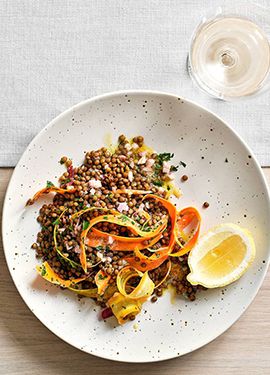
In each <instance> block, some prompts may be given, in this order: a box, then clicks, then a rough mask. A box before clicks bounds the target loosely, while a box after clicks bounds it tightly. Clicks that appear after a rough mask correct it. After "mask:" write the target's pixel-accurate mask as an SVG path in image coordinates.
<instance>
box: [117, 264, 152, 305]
mask: <svg viewBox="0 0 270 375" xmlns="http://www.w3.org/2000/svg"><path fill="white" fill-rule="evenodd" d="M137 276H139V277H140V278H141V280H140V282H139V284H138V285H137V286H136V288H135V289H134V290H133V291H132V292H131V293H127V292H126V289H127V283H128V281H129V280H130V279H132V278H133V277H137ZM116 284H117V288H118V290H119V292H120V293H121V294H122V295H123V296H125V297H127V298H132V299H140V300H141V301H142V299H147V298H148V297H149V296H151V294H152V293H153V291H154V288H155V284H154V283H153V281H152V280H151V279H150V277H149V275H148V272H144V273H142V272H140V271H138V270H136V269H135V268H133V267H130V266H126V267H124V268H122V269H121V271H120V272H119V273H118V275H117V278H116Z"/></svg>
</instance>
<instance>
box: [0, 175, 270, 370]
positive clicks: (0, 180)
mask: <svg viewBox="0 0 270 375" xmlns="http://www.w3.org/2000/svg"><path fill="white" fill-rule="evenodd" d="M263 172H264V173H265V175H266V177H267V180H268V183H269V185H270V168H264V169H263ZM11 174H12V169H9V168H6V169H4V168H2V169H0V206H1V211H2V205H3V200H4V195H5V191H6V187H7V184H8V181H9V178H10V176H11ZM1 216H2V214H1ZM0 267H1V268H0V276H1V277H0V306H1V307H0V374H1V375H9V374H12V375H15V374H20V375H30V374H33V375H36V374H37V375H43V374H44V375H50V374H53V375H68V374H74V375H77V374H80V375H86V374H91V375H106V374H110V375H121V374H125V375H126V374H128V375H133V374H137V375H139V374H146V373H147V375H154V374H155V375H163V374H166V375H176V374H177V375H181V374H185V375H191V374H194V375H195V374H196V375H204V374H206V375H217V374H218V375H228V374H233V375H240V374H245V375H249V374H256V375H257V374H270V293H269V292H270V273H269V272H268V274H267V276H266V279H265V281H264V283H263V285H262V287H261V289H260V291H259V293H258V295H257V297H256V298H255V300H254V301H253V303H252V304H251V306H250V307H249V308H248V309H247V311H246V312H245V313H244V314H243V315H242V317H241V318H240V319H239V320H238V321H237V322H236V323H235V324H234V325H233V326H232V327H231V328H230V329H229V330H228V331H227V332H225V333H224V334H223V335H222V336H220V337H219V338H217V339H216V340H215V341H213V342H212V343H210V344H208V345H206V346H205V347H203V348H201V349H199V350H197V351H195V352H193V353H190V354H187V355H185V356H183V357H181V358H176V359H173V360H169V361H164V362H159V363H150V364H126V363H119V362H111V361H108V360H103V359H100V358H96V357H93V356H91V355H88V354H86V353H83V352H81V351H79V350H78V349H75V348H73V347H71V346H69V345H68V344H66V343H64V342H63V341H61V340H60V339H59V338H58V337H56V336H55V335H54V334H53V333H51V332H50V331H49V330H48V329H47V328H46V327H44V326H43V325H42V324H41V323H40V322H39V321H38V320H37V318H36V317H35V316H34V315H33V314H32V313H31V312H30V310H29V309H28V307H27V306H26V305H25V304H24V302H23V301H22V299H21V297H20V295H19V293H18V292H17V290H16V289H15V286H14V285H13V282H12V280H11V277H10V275H9V272H8V269H7V266H6V262H5V259H4V254H3V249H2V244H0Z"/></svg>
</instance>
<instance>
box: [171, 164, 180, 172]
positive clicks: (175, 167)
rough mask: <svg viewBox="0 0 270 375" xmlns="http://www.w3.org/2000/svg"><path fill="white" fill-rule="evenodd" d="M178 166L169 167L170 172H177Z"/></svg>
mask: <svg viewBox="0 0 270 375" xmlns="http://www.w3.org/2000/svg"><path fill="white" fill-rule="evenodd" d="M178 168H179V165H171V168H170V172H177V171H178Z"/></svg>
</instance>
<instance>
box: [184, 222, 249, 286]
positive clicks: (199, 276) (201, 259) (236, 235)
mask: <svg viewBox="0 0 270 375" xmlns="http://www.w3.org/2000/svg"><path fill="white" fill-rule="evenodd" d="M254 257H255V245H254V241H253V238H252V237H251V235H250V233H249V232H247V230H245V229H242V228H240V227H238V226H236V225H234V224H222V225H220V226H219V227H216V228H214V229H212V230H211V231H209V232H208V233H207V234H206V235H204V236H203V237H202V238H201V239H200V240H199V241H198V243H197V245H196V246H195V247H194V248H193V250H192V251H191V253H190V255H189V258H188V263H189V267H190V270H191V273H190V274H189V275H188V276H187V279H188V281H189V282H190V283H191V284H193V285H197V284H201V285H204V286H206V287H207V288H215V287H219V286H225V285H228V284H230V283H231V282H233V281H235V280H237V279H238V278H239V277H240V276H241V275H242V274H243V273H244V272H245V271H246V270H247V268H248V267H249V265H250V264H251V263H252V261H253V259H254Z"/></svg>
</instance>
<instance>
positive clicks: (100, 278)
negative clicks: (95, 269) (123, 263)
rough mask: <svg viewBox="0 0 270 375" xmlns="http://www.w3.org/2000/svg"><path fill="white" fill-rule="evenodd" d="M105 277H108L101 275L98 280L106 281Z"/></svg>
mask: <svg viewBox="0 0 270 375" xmlns="http://www.w3.org/2000/svg"><path fill="white" fill-rule="evenodd" d="M107 277H108V276H107V275H101V274H99V275H98V279H99V280H105V279H107Z"/></svg>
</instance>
